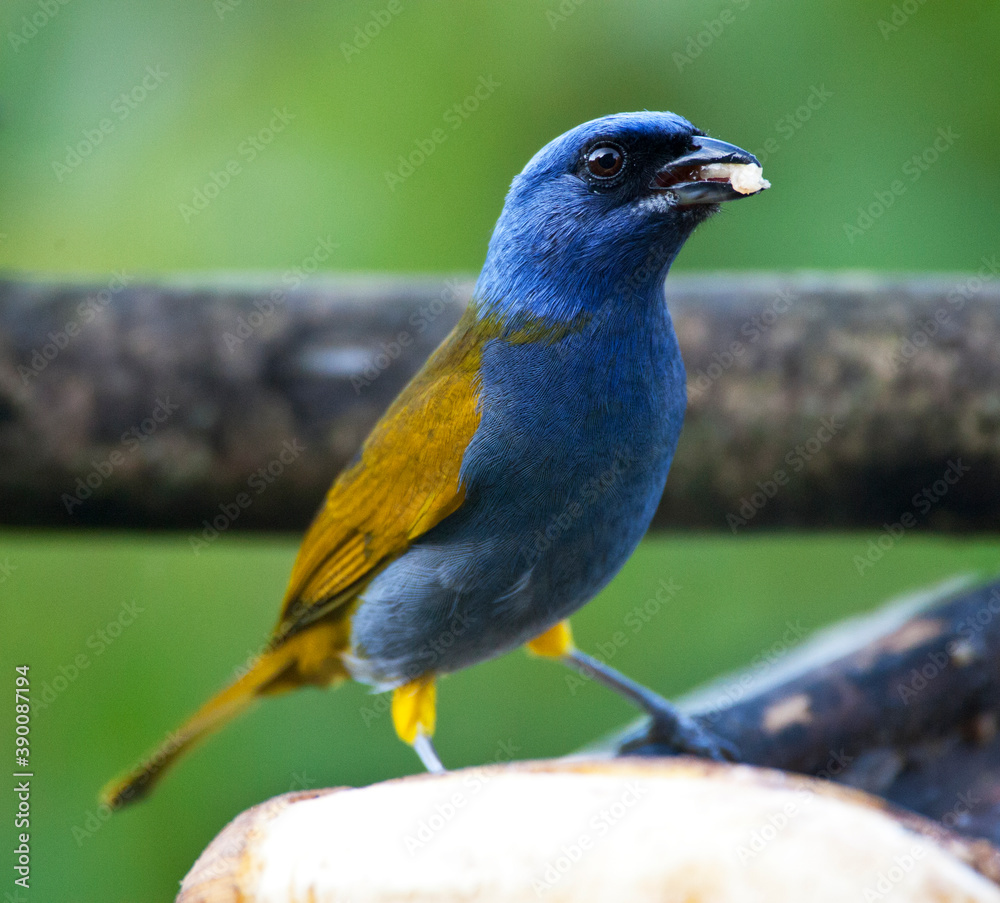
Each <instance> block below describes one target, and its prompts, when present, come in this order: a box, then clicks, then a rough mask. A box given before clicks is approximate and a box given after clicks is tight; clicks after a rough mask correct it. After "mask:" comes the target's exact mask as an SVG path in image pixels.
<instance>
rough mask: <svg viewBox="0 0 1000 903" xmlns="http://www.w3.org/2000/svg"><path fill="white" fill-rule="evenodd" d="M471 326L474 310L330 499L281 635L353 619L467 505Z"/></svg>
mask: <svg viewBox="0 0 1000 903" xmlns="http://www.w3.org/2000/svg"><path fill="white" fill-rule="evenodd" d="M474 324H475V313H474V310H473V308H472V307H471V306H470V308H469V310H468V311H467V312H466V314H465V316H463V317H462V319H461V320H460V321H459V323H458V325H457V326H456V327H455V329H454V330H452V332H451V334H450V335H449V336H448V338H447V339H445V341H444V342H443V343H442V344H441V346H440V347H439V348H438V350H437V351H435V352H434V354H433V355H431V357H430V358H429V359H428V361H427V363H426V364H424V366H423V368H422V369H421V370H420V371H419V372H418V373H417V375H416V376H415V377H414V378H413V379H412V381H411V382H410V383H409V385H407V387H406V388H405V389H404V390H403V391H402V393H401V394H400V395H399V397H398V398H397V399H396V400H395V401H394V402H393V404H392V405H391V406H390V408H389V410H388V411H386V413H385V415H384V416H383V417H382V419H381V420H380V421H379V422H378V424H377V425H376V426H375V428H374V430H373V431H372V433H371V435H370V436H369V437H368V439H367V440H366V442H365V444H364V445H363V446H362V449H361V454H360V456H359V459H358V461H357V462H356V463H355V464H354V465H353V466H351V467H349V468H348V469H347V470H345V471H343V473H341V475H340V476H339V477H338V478H337V480H336V482H334V484H333V486H332V487H331V489H330V491H329V493H327V497H326V503H325V504H324V506H323V508H322V509H321V510H320V512H319V514H318V515H317V516H316V519H315V520H314V521H313V523H312V526H311V527H310V528H309V530H308V532H307V533H306V536H305V539H304V540H303V542H302V547H301V548H300V550H299V554H298V558H297V559H296V561H295V565H294V567H293V568H292V576H291V579H290V581H289V585H288V590H287V592H286V594H285V601H284V605H283V607H282V612H281V618H280V620H279V622H278V628H277V631H276V637H277V638H282V637H284V636H288V635H290V634H292V633H295V632H297V631H298V630H300V629H302V628H303V627H305V626H307V625H309V624H311V623H313V622H315V621H317V620H319V619H320V618H323V617H326V616H327V615H328V614H329V613H330V612H332V611H334V610H336V609H341V610H342V611H343V612H344V613H345V614H346V613H347V612H348V611H349V610H350V606H349V605H348V604H347V603H349V602H351V601H352V600H353V599H354V598H356V597H357V595H358V594H359V593H360V592H361V591H362V590H363V589H364V587H365V586H366V585H367V583H368V582H369V581H370V580H371V579H372V578H373V577H374V576H375V575H376V574H377V573H378V572H379V571H380V570H382V568H384V567H385V566H386V565H388V564H389V563H390V562H391V561H392V560H393V559H395V558H397V557H398V556H399V555H401V554H402V553H403V552H405V551H406V549H407V547H408V546H409V544H410V543H411V542H412V541H413V540H415V539H416V538H417V537H419V536H421V535H422V534H424V533H426V532H427V531H428V530H430V529H431V528H432V527H433V526H434V525H435V524H438V523H440V522H441V521H442V520H443V519H444V518H445V517H447V516H448V515H449V514H451V513H452V512H453V511H455V510H456V509H457V508H458V507H459V506H460V505H461V504H462V501H463V499H464V497H465V494H464V491H463V489H462V486H461V485H460V483H459V470H460V468H461V466H462V456H463V455H464V454H465V449H466V447H467V446H468V444H469V442H470V441H471V439H472V436H473V434H474V433H475V431H476V428H477V427H478V426H479V421H480V412H479V407H478V396H479V367H480V361H481V353H482V342H483V336H482V335H481V334H480V330H478V329H476V328H475V325H474Z"/></svg>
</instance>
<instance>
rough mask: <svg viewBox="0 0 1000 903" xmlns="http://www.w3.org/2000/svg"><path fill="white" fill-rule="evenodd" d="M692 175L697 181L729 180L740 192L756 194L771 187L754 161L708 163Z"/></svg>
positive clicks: (734, 189) (735, 189) (734, 188)
mask: <svg viewBox="0 0 1000 903" xmlns="http://www.w3.org/2000/svg"><path fill="white" fill-rule="evenodd" d="M692 177H693V180H694V181H698V182H729V184H730V185H731V186H732V187H733V191H738V192H739V193H740V194H756V193H757V192H758V191H763V190H764V189H765V188H770V187H771V183H770V182H768V181H767V179H765V178H764V170H763V169H761V167H759V166H757V165H756V164H755V163H708V164H706V165H705V166H699V167H698V168H697V169H696V170H695V171H694V172H693V173H692Z"/></svg>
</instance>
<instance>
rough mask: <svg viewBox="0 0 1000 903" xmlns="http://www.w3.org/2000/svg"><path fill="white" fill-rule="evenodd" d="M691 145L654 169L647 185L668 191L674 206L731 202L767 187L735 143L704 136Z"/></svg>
mask: <svg viewBox="0 0 1000 903" xmlns="http://www.w3.org/2000/svg"><path fill="white" fill-rule="evenodd" d="M692 144H693V145H694V150H692V151H691V152H690V153H688V154H685V155H684V156H683V157H677V158H676V159H675V160H671V161H670V162H669V163H668V164H667V165H666V166H664V167H663V168H662V169H660V170H658V171H657V173H656V175H655V176H654V178H653V182H652V184H651V185H650V186H649V187H650V188H651V189H652V190H653V191H669V192H671V193H672V194H673V195H674V196H675V197H676V199H677V206H678V207H687V206H690V205H692V204H718V203H720V202H722V201H735V200H737V199H738V198H743V197H747V196H748V195H751V194H757V193H758V192H761V191H763V190H764V189H765V188H770V187H771V183H770V182H768V181H767V179H765V178H763V176H762V169H761V165H760V163H759V162H758V161H757V158H756V157H755V156H754V155H753V154H749V153H747V152H746V151H745V150H743V149H742V148H739V147H737V146H736V145H735V144H727V143H726V142H725V141H717V140H716V139H715V138H706V137H704V136H698V137H695V138H694V139H693V140H692Z"/></svg>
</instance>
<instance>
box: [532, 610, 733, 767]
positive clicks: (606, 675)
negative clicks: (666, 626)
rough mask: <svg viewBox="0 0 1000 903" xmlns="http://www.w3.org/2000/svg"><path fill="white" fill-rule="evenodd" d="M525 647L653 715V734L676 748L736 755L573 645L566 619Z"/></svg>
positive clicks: (719, 757) (705, 755) (645, 689)
mask: <svg viewBox="0 0 1000 903" xmlns="http://www.w3.org/2000/svg"><path fill="white" fill-rule="evenodd" d="M528 649H529V650H530V651H531V652H533V653H535V655H541V656H544V657H546V658H555V659H558V660H559V661H561V662H564V663H565V664H567V665H569V666H570V667H572V668H575V669H576V670H577V671H579V672H580V673H581V674H583V675H584V676H585V677H588V678H592V679H593V680H596V681H598V682H599V683H602V684H604V686H606V687H608V688H609V689H611V690H614V691H615V692H616V693H618V694H619V695H621V696H623V697H624V698H625V699H627V700H628V701H629V702H631V703H632V704H633V705H635V706H638V707H639V708H640V709H642V710H643V711H645V712H647V713H648V714H649V715H650V716H651V717H652V718H653V721H654V723H655V726H656V732H657V734H658V735H659V736H660V737H662V738H663V740H664V742H665V743H666V744H667V745H668V746H670V747H672V748H673V749H675V750H676V751H677V752H681V753H688V754H690V755H694V756H701V757H702V758H705V759H714V760H716V761H725V760H734V759H736V750H735V749H734V748H733V746H732V745H731V744H730V743H728V742H727V741H725V740H723V739H722V738H721V737H717V736H715V735H714V734H713V733H712V732H711V731H708V730H706V729H705V728H703V727H702V726H701V725H700V724H699V723H698V722H697V721H695V720H694V718H692V717H691V716H690V715H686V714H684V712H682V711H681V710H680V709H678V708H677V707H676V706H675V705H673V704H672V703H671V702H668V701H667V700H666V699H664V698H663V697H662V696H660V694H659V693H654V692H653V691H652V690H650V689H649V688H648V687H644V686H643V685H642V684H640V683H636V682H635V681H634V680H632V679H631V678H629V677H626V676H625V675H624V674H622V673H621V672H620V671H618V670H616V669H615V668H612V667H611V666H610V665H606V664H605V663H604V662H602V661H599V660H598V659H596V658H594V657H593V656H591V655H587V653H586V652H581V651H580V650H579V649H577V648H576V646H574V645H573V634H572V632H571V631H570V628H569V622H568V621H560V622H559V623H558V624H556V625H555V626H554V627H551V628H550V629H549V630H547V631H546V632H545V633H543V634H541V635H540V636H538V637H536V638H535V639H533V640H532V641H531V642H530V643H528Z"/></svg>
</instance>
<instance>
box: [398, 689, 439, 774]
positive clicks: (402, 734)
mask: <svg viewBox="0 0 1000 903" xmlns="http://www.w3.org/2000/svg"><path fill="white" fill-rule="evenodd" d="M436 703H437V690H436V688H435V685H434V676H433V675H432V674H425V675H424V676H422V677H418V678H417V679H416V680H411V681H410V682H409V683H405V684H403V686H401V687H397V688H396V689H395V690H393V693H392V724H393V727H395V728H396V733H397V734H398V735H399V739H400V740H402V741H403V742H404V743H409V744H410V746H412V747H413V749H414V750H415V751H416V753H417V755H418V756H420V761H421V762H422V763H423V765H424V768H426V769H427V770H428V771H429V772H431V773H433V774H440V773H442V772H443V771H444V770H445V767H444V765H442V764H441V759H440V757H439V756H438V754H437V750H436V749H434V744H433V743H432V742H431V737H433V736H434V722H435V718H436V711H437V709H436Z"/></svg>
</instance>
